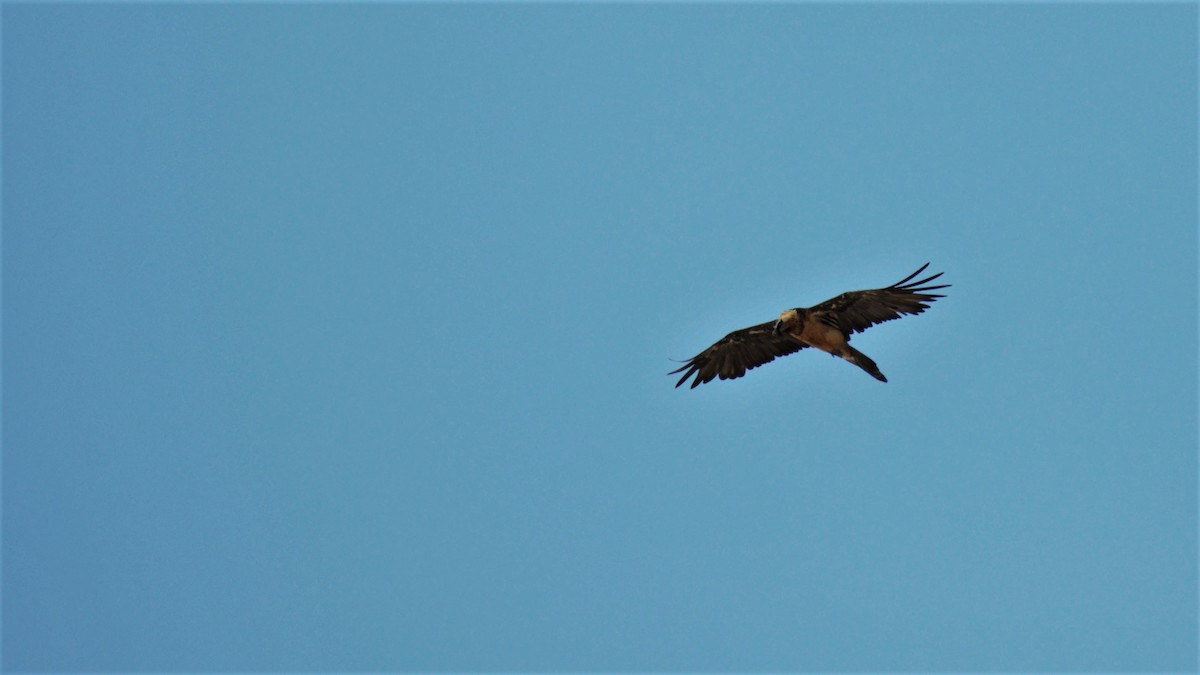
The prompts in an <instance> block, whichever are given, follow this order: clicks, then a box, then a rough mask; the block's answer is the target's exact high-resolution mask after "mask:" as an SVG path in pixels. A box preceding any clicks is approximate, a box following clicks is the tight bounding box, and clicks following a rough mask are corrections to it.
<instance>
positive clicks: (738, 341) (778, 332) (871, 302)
mask: <svg viewBox="0 0 1200 675" xmlns="http://www.w3.org/2000/svg"><path fill="white" fill-rule="evenodd" d="M926 267H929V263H925V264H924V265H922V266H921V268H920V269H918V270H917V271H916V272H913V273H912V274H910V275H908V276H907V277H905V278H904V279H901V280H900V281H898V282H897V283H895V284H892V285H891V286H888V287H887V288H877V289H872V290H865V291H849V292H847V293H842V294H841V295H839V296H837V297H836V298H830V299H829V300H826V301H825V302H822V303H821V304H819V305H814V306H812V307H796V308H794V309H787V310H784V311H783V312H782V313H781V314H780V315H779V318H778V319H776V320H775V321H768V322H767V323H761V324H758V325H757V326H750V327H749V328H743V329H741V330H736V331H734V332H732V333H730V334H729V335H726V336H725V337H723V338H721V339H720V340H718V341H717V342H716V343H714V344H713V345H712V346H711V347H709V348H708V349H705V350H704V351H702V352H700V353H699V354H697V355H696V356H694V357H692V358H691V359H689V360H688V361H687V362H686V363H685V364H684V365H683V366H682V367H681V368H678V369H676V370H673V371H671V373H670V374H675V373H679V372H683V377H681V378H680V379H679V382H678V383H676V385H675V386H676V387H678V386H680V385H682V384H683V383H684V382H686V381H687V380H688V378H690V377H693V376H695V379H694V380H693V381H692V387H693V388H695V387H696V386H697V385H700V384H703V383H705V382H711V381H712V380H713V379H714V378H720V379H722V380H730V379H734V378H738V377H741V376H742V375H745V374H746V371H747V370H750V369H752V368H757V367H758V366H761V365H763V364H764V363H769V362H771V361H773V360H775V358H776V357H779V356H786V355H787V354H792V353H794V352H797V351H800V350H801V349H804V348H806V347H815V348H817V349H820V350H821V351H823V352H826V353H829V354H832V355H833V356H837V357H841V358H843V359H845V360H847V361H849V362H850V363H853V364H854V365H856V366H858V367H859V368H862V369H863V370H865V371H866V372H867V373H869V374H870V375H871V376H872V377H874V378H875V379H877V380H879V381H880V382H887V378H886V377H884V375H883V373H881V372H880V371H879V367H878V366H876V365H875V362H874V361H872V360H871V359H870V358H869V357H868V356H867V355H866V354H863V353H862V352H860V351H858V350H857V349H855V348H854V347H851V346H850V336H851V335H853V334H854V333H860V332H862V331H864V330H866V329H868V328H870V327H871V326H874V325H875V324H877V323H883V322H884V321H891V320H892V319H898V318H900V317H901V316H903V315H905V314H920V313H921V312H923V311H925V310H926V309H928V307H929V304H928V303H931V302H933V301H934V300H936V299H938V298H941V297H944V296H941V295H937V294H934V293H930V292H929V291H935V290H938V289H941V288H948V287H949V284H944V285H940V286H925V285H924V284H928V283H929V282H931V281H933V280H934V279H937V278H938V277H940V276H942V275H941V274H940V273H939V274H934V275H933V276H930V277H926V278H924V279H921V280H919V281H911V280H912V279H913V278H914V277H916V276H917V275H918V274H920V273H921V272H923V271H925V268H926Z"/></svg>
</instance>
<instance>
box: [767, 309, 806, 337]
mask: <svg viewBox="0 0 1200 675" xmlns="http://www.w3.org/2000/svg"><path fill="white" fill-rule="evenodd" d="M799 325H800V313H799V312H797V311H796V310H794V309H785V310H784V311H783V312H782V313H780V315H779V318H778V319H776V320H775V327H774V328H773V329H772V332H774V333H775V334H776V335H779V334H780V333H784V332H786V331H787V330H788V329H790V328H792V327H793V326H799Z"/></svg>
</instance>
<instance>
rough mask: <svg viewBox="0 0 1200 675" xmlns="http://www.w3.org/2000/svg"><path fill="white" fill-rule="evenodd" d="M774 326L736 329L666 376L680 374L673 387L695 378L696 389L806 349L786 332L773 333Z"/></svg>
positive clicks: (771, 324) (764, 325) (694, 386)
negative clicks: (716, 379)
mask: <svg viewBox="0 0 1200 675" xmlns="http://www.w3.org/2000/svg"><path fill="white" fill-rule="evenodd" d="M774 326H775V322H774V321H768V322H766V323H760V324H758V325H757V326H750V327H749V328H743V329H741V330H735V331H733V332H732V333H730V334H729V335H726V336H725V337H723V338H721V339H720V340H717V342H716V343H714V344H713V345H712V346H711V347H709V348H708V349H705V350H704V351H702V352H700V353H699V354H697V355H695V356H693V357H692V358H691V359H689V360H688V362H687V363H685V364H683V366H682V367H680V368H677V369H675V370H672V371H671V372H669V373H667V374H668V375H674V374H675V373H678V372H683V377H681V378H679V382H677V383H675V386H676V387H679V386H680V385H682V384H683V383H684V382H686V381H687V379H688V378H689V377H692V376H693V375H695V376H696V379H694V380H693V381H692V388H693V389H695V388H696V386H697V385H701V384H704V383H705V382H711V381H712V380H713V378H717V377H719V378H721V379H722V380H732V379H734V378H737V377H741V376H743V375H745V374H746V371H747V370H750V369H751V368H757V367H759V366H761V365H762V364H764V363H770V362H771V361H774V360H775V358H776V357H778V356H786V355H788V354H791V353H793V352H798V351H800V350H801V349H804V348H805V347H807V346H808V345H806V344H804V343H803V342H801V341H799V340H797V339H796V338H794V337H792V336H790V335H787V334H786V333H783V334H776V333H775V332H774V331H773V330H772V329H773V328H774Z"/></svg>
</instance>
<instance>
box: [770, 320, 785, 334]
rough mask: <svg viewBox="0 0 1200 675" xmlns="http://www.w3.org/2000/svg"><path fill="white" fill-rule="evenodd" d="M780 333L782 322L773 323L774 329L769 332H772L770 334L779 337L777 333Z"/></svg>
mask: <svg viewBox="0 0 1200 675" xmlns="http://www.w3.org/2000/svg"><path fill="white" fill-rule="evenodd" d="M782 331H783V322H782V321H776V322H775V327H774V328H772V329H771V332H772V333H774V334H776V335H779V333H781V332H782Z"/></svg>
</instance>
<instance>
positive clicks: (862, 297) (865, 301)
mask: <svg viewBox="0 0 1200 675" xmlns="http://www.w3.org/2000/svg"><path fill="white" fill-rule="evenodd" d="M926 267H929V263H925V264H924V265H921V269H919V270H917V271H916V272H913V273H912V274H910V275H908V276H907V277H904V278H903V279H901V280H900V281H897V282H896V283H894V284H892V285H891V286H888V287H887V288H876V289H872V290H869V291H849V292H847V293H842V294H841V295H839V296H837V297H836V298H830V299H829V300H826V301H825V302H822V303H821V304H819V305H816V306H814V307H809V308H808V311H809V313H810V314H813V313H819V314H820V315H821V316H820V318H821V319H822V320H823V321H826V322H827V323H833V324H835V325H836V326H837V327H838V328H840V329H841V330H842V332H844V333H845V334H846V335H851V334H853V333H861V332H863V331H864V330H866V329H868V328H870V327H871V326H874V325H875V324H877V323H883V322H884V321H891V320H892V319H899V318H900V317H902V316H904V315H905V314H920V313H921V312H924V311H925V310H926V309H929V303H931V302H933V301H934V300H937V299H938V298H942V297H945V296H943V295H938V294H936V293H930V292H929V291H936V290H938V289H940V288H949V287H950V284H943V285H940V286H926V285H925V284H928V283H929V282H931V281H933V280H934V279H937V278H938V277H940V276H942V273H941V272H939V273H937V274H935V275H933V276H930V277H925V278H924V279H920V280H918V281H912V279H913V277H915V276H917V275H918V274H920V273H921V272H924V271H925V268H926Z"/></svg>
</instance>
